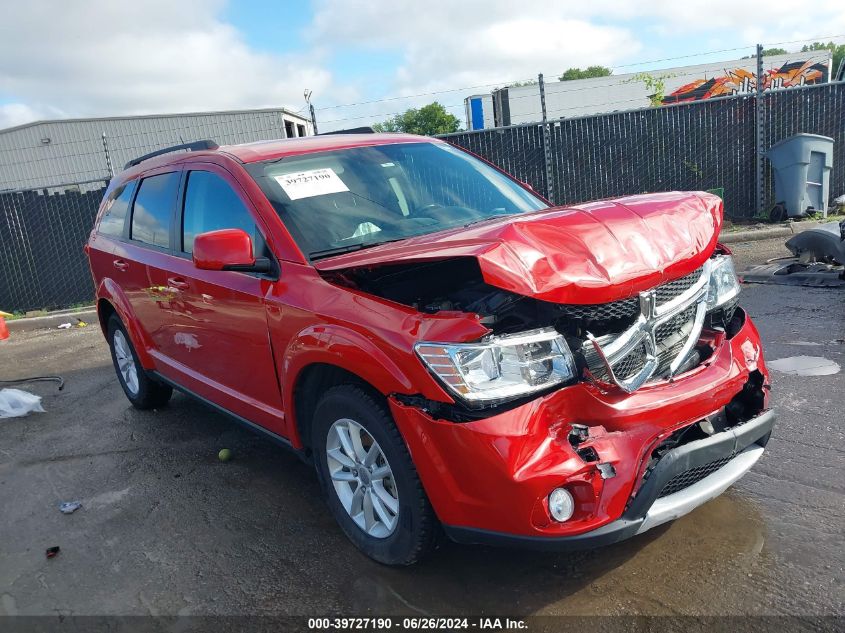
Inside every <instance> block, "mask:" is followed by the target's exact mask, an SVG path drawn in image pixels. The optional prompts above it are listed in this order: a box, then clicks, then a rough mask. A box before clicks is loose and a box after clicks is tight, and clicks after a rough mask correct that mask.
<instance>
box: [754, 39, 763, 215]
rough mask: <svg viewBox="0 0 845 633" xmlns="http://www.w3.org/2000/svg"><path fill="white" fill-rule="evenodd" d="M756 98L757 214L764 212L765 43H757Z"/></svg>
mask: <svg viewBox="0 0 845 633" xmlns="http://www.w3.org/2000/svg"><path fill="white" fill-rule="evenodd" d="M754 100H755V103H754V105H755V117H754V119H755V121H754V123H755V128H756V129H755V133H756V134H755V150H756V151H755V153H754V157H755V163H754V169H755V180H756V185H757V191H756V194H755V198H756V199H755V202H756V203H757V215H761V214H762V213H763V198H764V192H763V141H764V139H763V130H764V121H763V116H764V111H763V45H762V44H757V91H756V93H755V95H754Z"/></svg>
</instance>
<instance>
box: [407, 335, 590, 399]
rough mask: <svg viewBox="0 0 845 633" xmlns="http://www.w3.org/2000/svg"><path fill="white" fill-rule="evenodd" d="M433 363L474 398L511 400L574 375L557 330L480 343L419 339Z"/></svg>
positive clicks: (434, 369)
mask: <svg viewBox="0 0 845 633" xmlns="http://www.w3.org/2000/svg"><path fill="white" fill-rule="evenodd" d="M415 349H416V352H417V354H418V355H419V357H420V358H421V359H422V360H423V362H424V363H425V364H426V365H427V366H428V368H429V369H430V370H431V371H432V372H434V374H435V375H436V376H437V377H438V378H440V380H442V381H443V382H444V383H445V384H446V386H447V387H448V388H449V389H450V390H451V391H452V392H453V393H455V394H456V395H457V396H459V397H461V398H463V399H464V400H467V401H470V402H491V401H496V400H507V399H511V398H517V397H519V396H524V395H528V394H531V393H533V392H535V391H540V390H542V389H546V388H547V387H551V386H554V385H557V384H560V383H563V382H566V381H568V380H571V379H572V378H574V376H575V361H574V360H573V358H572V352H570V351H569V346H568V345H567V344H566V341H565V340H564V338H563V336H561V335H560V334H559V333H558V332H557V331H556V330H555V329H553V328H548V329H542V330H531V331H528V332H522V333H520V334H513V335H507V336H493V337H490V338H489V339H487V340H485V341H483V342H479V343H460V344H445V343H417V344H416V346H415Z"/></svg>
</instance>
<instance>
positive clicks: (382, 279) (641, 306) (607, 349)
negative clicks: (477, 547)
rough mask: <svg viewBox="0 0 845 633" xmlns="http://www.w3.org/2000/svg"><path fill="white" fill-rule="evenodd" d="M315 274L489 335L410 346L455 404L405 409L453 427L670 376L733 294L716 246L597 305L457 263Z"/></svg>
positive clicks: (684, 367) (714, 340)
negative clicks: (555, 397) (543, 293)
mask: <svg viewBox="0 0 845 633" xmlns="http://www.w3.org/2000/svg"><path fill="white" fill-rule="evenodd" d="M324 275H326V276H327V277H328V278H329V279H330V280H333V281H334V282H335V283H338V284H342V285H346V286H350V287H354V288H356V289H358V290H361V291H363V292H366V293H368V294H373V295H377V296H380V297H382V298H384V299H388V300H390V301H394V302H397V303H401V304H404V305H407V306H410V307H413V308H414V309H416V310H418V311H420V312H422V313H429V314H447V313H451V312H459V313H472V314H475V315H478V317H479V319H480V322H481V323H482V324H483V325H485V326H486V327H487V328H488V329H489V334H488V335H487V336H485V337H484V338H482V339H481V340H478V341H472V342H468V343H448V342H443V341H420V342H417V343H416V345H415V349H416V352H417V354H418V356H419V357H420V359H421V360H422V361H423V362H424V363H425V364H426V366H427V367H428V369H429V370H430V372H431V373H432V374H433V375H434V376H435V377H437V379H438V380H439V381H440V383H441V384H442V385H444V386H445V387H446V389H447V390H448V392H449V393H450V394H452V395H454V396H455V404H447V403H435V402H430V403H422V402H420V401H419V400H417V403H418V404H421V405H424V406H426V408H428V409H430V410H432V411H433V412H434V413H435V414H436V415H439V416H442V417H445V418H448V419H454V420H463V419H477V418H478V417H483V416H485V415H492V414H493V413H495V412H496V411H500V410H503V409H504V408H507V407H508V406H509V405H514V404H521V403H523V402H525V401H526V399H530V398H531V397H536V396H537V395H542V394H544V393H548V392H549V391H551V390H554V389H556V388H560V387H561V386H565V385H567V384H572V383H574V382H578V381H580V380H587V381H590V382H592V383H595V384H597V385H599V386H601V387H602V388H603V389H613V388H618V389H621V390H622V391H623V392H625V393H632V392H634V391H636V390H637V389H639V388H640V387H642V386H644V385H646V384H651V383H654V382H655V381H659V380H672V379H673V378H674V377H676V376H677V375H679V374H682V373H685V372H687V371H689V370H692V369H694V368H696V367H698V366H700V365H701V364H702V363H703V362H705V361H706V360H707V359H708V358H709V357H710V356H711V355H712V354H713V351H714V346H715V345H717V344H718V342H719V341H720V339H721V337H723V336H724V333H725V331H726V330H727V329H729V328H730V327H731V322H732V320H733V316H734V311H735V309H736V305H737V301H736V300H737V295H738V293H739V284H738V282H737V280H736V275H735V273H734V271H733V265H732V263H731V260H730V257H729V255H728V254H727V252H725V251H723V250H721V249H720V250H717V251H716V252H715V253H714V254H713V256H712V257H711V258H710V259H708V260H706V261H705V262H704V263H703V264H702V265H701V266H700V267H698V268H697V269H696V270H694V271H693V272H692V273H689V274H687V275H684V276H683V277H680V278H678V279H675V280H671V281H668V282H666V283H663V284H659V285H658V286H656V287H654V288H651V289H648V290H644V291H641V292H639V293H637V294H636V295H635V296H632V297H627V298H623V299H619V300H616V301H611V302H608V303H603V304H574V303H553V302H550V301H543V300H540V299H536V298H534V297H529V296H524V295H520V294H517V293H515V292H512V291H509V290H504V289H501V288H497V287H495V286H492V285H490V284H488V283H487V282H486V281H485V280H484V278H483V274H482V271H481V269H480V267H479V264H478V262H477V261H476V260H475V259H473V258H468V257H462V258H454V259H447V260H439V261H432V262H413V263H407V264H393V265H384V266H371V267H366V268H358V269H351V270H345V271H342V272H333V273H324ZM403 399H404V401H406V402H412V401H414V398H413V397H408V396H403Z"/></svg>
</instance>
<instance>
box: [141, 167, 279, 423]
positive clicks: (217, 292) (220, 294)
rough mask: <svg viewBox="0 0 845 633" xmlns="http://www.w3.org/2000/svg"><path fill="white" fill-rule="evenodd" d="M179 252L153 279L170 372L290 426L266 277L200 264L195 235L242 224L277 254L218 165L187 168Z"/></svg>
mask: <svg viewBox="0 0 845 633" xmlns="http://www.w3.org/2000/svg"><path fill="white" fill-rule="evenodd" d="M175 219H176V245H175V251H176V255H177V256H176V257H174V258H173V259H174V261H172V262H171V264H170V267H169V270H168V271H167V272H164V271H161V272H156V273H153V272H152V271H151V275H153V276H152V277H151V282H152V283H153V284H155V285H160V286H164V287H166V288H168V293H169V297H170V302H169V310H170V312H171V315H170V317H169V318H168V320H167V322H166V323H162V325H161V336H160V339H161V351H162V352H163V353H164V354H166V356H167V362H168V363H170V366H171V371H172V372H174V373H175V374H176V375H178V376H179V377H178V378H176V379H177V380H178V382H179V383H180V384H183V385H185V386H186V387H188V388H190V389H191V390H192V391H195V392H196V393H198V394H199V395H201V396H203V397H205V398H207V399H210V400H212V401H213V402H215V403H217V404H219V405H221V406H223V407H225V408H226V409H228V410H230V411H232V412H234V413H237V414H238V415H241V416H242V417H245V418H247V419H248V420H250V421H253V422H257V423H259V424H261V425H262V426H265V427H267V428H269V429H270V430H272V431H274V432H277V433H282V431H283V430H284V426H283V416H282V411H281V409H282V401H281V393H280V390H279V382H278V378H277V376H276V369H275V363H274V361H273V354H272V348H271V342H270V338H269V331H268V327H267V317H266V313H265V307H264V296H265V295H266V293H267V291H268V290H269V288H270V285H271V284H272V283H273V282H272V280H271V279H269V278H268V277H267V276H262V275H257V274H252V273H243V272H234V271H211V270H199V269H198V268H196V267H195V266H194V265H193V262H192V260H191V252H192V249H193V240H194V237H195V236H196V235H198V234H200V233H205V232H207V231H213V230H217V229H230V228H238V229H243V230H244V231H246V232H247V233H248V234H249V235H250V236H251V237H252V240H253V248H254V251H255V254H256V256H262V257H264V256H270V253H269V251H268V250H267V246H266V242H265V240H264V237H263V235H264V230H265V229H264V228H263V227H260V218H259V216H258V214H257V213H256V211H255V209H254V208H253V206H252V204H251V202H250V201H249V198H248V197H247V196H246V194H245V193H244V191H243V190H242V189H241V187H240V185H239V184H238V183H237V181H236V180H235V178H234V177H233V176H232V175H231V174H230V173H229V172H228V171H226V170H225V169H223V168H222V167H219V166H217V165H212V164H206V163H200V164H195V163H192V164H191V165H190V166H188V167H186V172H185V180H184V185H183V194H182V196H181V204H180V205H179V212H177V214H176V218H175Z"/></svg>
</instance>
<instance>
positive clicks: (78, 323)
mask: <svg viewBox="0 0 845 633" xmlns="http://www.w3.org/2000/svg"><path fill="white" fill-rule="evenodd" d="M76 327H88V324H87V323H86V322H85V321H83V320H82V319H79V318H77V319H76Z"/></svg>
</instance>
